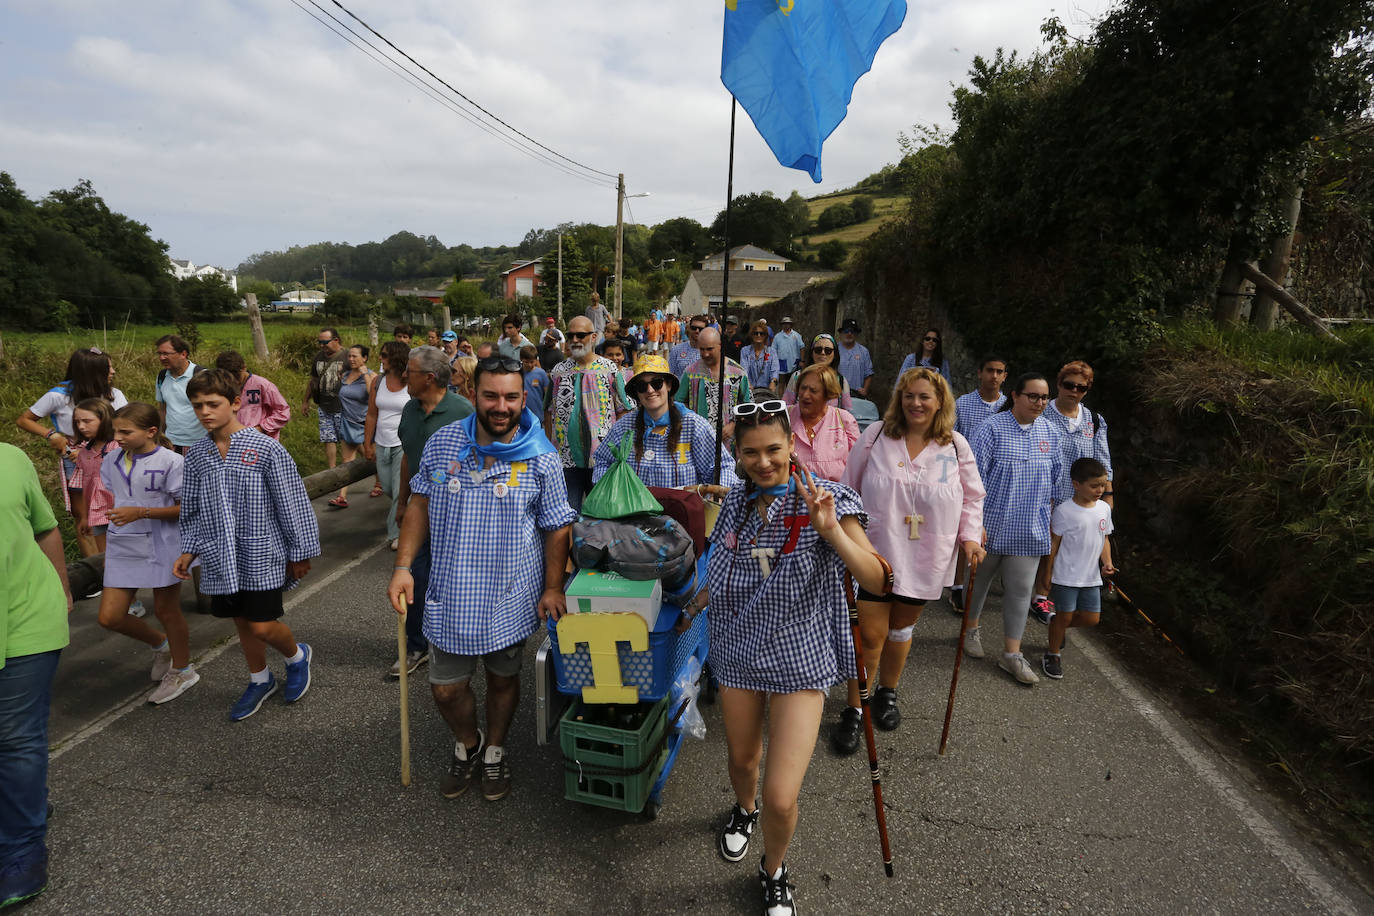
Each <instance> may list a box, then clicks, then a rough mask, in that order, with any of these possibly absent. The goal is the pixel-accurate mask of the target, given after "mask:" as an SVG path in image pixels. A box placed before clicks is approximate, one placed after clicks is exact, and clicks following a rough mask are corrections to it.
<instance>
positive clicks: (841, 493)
mask: <svg viewBox="0 0 1374 916" xmlns="http://www.w3.org/2000/svg"><path fill="white" fill-rule="evenodd" d="M817 484H818V485H820V486H822V487H824V488H825V489H827V490H829V491H830V492H831V493H833V494H834V495H835V513H836V515H837V516H838V517H840V518H844V517H845V516H847V515H853V516H857V517H858V519H859V521H860V522H862V523H863V524H864V525H865V526H867V524H868V515H867V514H866V513H865V512H864V509H863V504H862V503H861V502H860V501H859V496H858V494H857V493H855V492H854V491H853V490H851V489H850V488H849V487H846V486H844V485H843V484H839V483H835V482H833V481H829V480H818V481H817ZM792 515H799V516H801V520H800V521H799V522H798V526H797V528H796V529H793V528H792V527H790V526H789V525H788V524H787V522H786V518H785V517H786V516H792ZM794 530H795V531H796V534H795V541H794V545H793V547H792V549H791V550H790V551H788V550H787V548H788V546H789V544H788V541H789V540H790V539H792V538H793V537H794V535H793V531H794ZM754 547H764V548H771V549H772V550H774V552H775V555H774V557H773V558H772V559H770V560H769V561H768V562H769V564H770V566H771V573H770V575H769V576H768V578H767V579H766V580H765V579H764V578H763V574H762V570H761V569H760V568H759V561H758V560H757V559H756V558H755V557H753V556H751V555H750V550H751V549H752V548H754ZM706 582H707V585H708V587H709V588H710V596H711V605H710V610H709V611H708V612H707V616H706V622H707V625H708V626H709V627H710V654H709V659H708V660H709V661H710V663H711V671H712V672H714V673H715V675H716V678H717V679H718V680H719V681H720V683H722V684H724V685H725V686H727V687H737V688H740V689H743V690H759V691H764V692H766V693H794V692H796V691H798V690H826V689H828V688H829V687H831V686H832V685H834V684H838V683H840V682H842V681H844V680H847V679H849V678H852V677H855V676H857V675H856V671H855V664H854V638H853V634H852V632H851V630H850V627H849V605H848V602H847V601H846V598H845V593H844V563H843V562H841V560H840V557H839V554H837V553H835V550H834V548H832V547H831V546H830V545H829V544H827V543H826V542H825V541H824V540H823V539H822V538H821V536H820V535H819V534H817V533H816V530H815V529H814V528H812V527H811V520H810V516H809V515H808V514H807V510H806V503H805V501H803V500H802V498H801V496H800V495H799V494H798V493H796V492H793V493H789V494H787V495H786V496H784V497H781V498H779V499H775V500H774V501H773V504H772V505H771V506H769V508H768V524H767V525H764V524H763V521H762V520H761V519H760V518H759V513H758V510H757V509H756V508H755V505H754V498H753V496H752V495H750V496H746V495H745V488H744V486H743V485H740V486H737V487H735V488H734V489H732V490H731V491H730V493H729V495H727V496H726V497H725V505H724V506H723V507H722V508H721V511H720V517H719V518H718V519H717V521H716V528H715V534H714V535H713V537H712V547H711V558H710V562H709V563H708V565H707V570H706Z"/></svg>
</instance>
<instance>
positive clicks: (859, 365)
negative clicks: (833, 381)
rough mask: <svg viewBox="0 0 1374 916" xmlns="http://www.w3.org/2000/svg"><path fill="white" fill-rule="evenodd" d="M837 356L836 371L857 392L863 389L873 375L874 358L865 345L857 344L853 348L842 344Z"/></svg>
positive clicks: (836, 352)
mask: <svg viewBox="0 0 1374 916" xmlns="http://www.w3.org/2000/svg"><path fill="white" fill-rule="evenodd" d="M835 356H836V357H837V358H838V362H837V364H836V367H835V370H836V371H837V372H839V373H840V376H841V377H842V378H843V379H844V380H845V381H846V382H848V383H849V387H850V388H853V389H854V390H855V391H858V390H859V389H860V388H862V387H863V386H864V382H866V381H868V380H869V378H870V377H871V376H872V375H873V357H872V356H870V355H869V353H868V348H867V347H865V346H864V345H863V344H861V343H856V344H855V345H854V346H853V347H852V348H846V347H845V345H844V344H840V345H839V348H838V349H837V350H836V351H835Z"/></svg>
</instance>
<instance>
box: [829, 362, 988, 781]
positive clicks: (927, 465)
mask: <svg viewBox="0 0 1374 916" xmlns="http://www.w3.org/2000/svg"><path fill="white" fill-rule="evenodd" d="M840 482H841V483H843V484H846V485H848V486H850V487H852V488H853V489H855V490H857V491H858V492H859V495H860V496H862V497H863V503H864V509H865V510H867V512H868V537H869V540H871V541H872V542H873V546H874V548H875V549H876V550H877V551H878V552H879V553H880V554H882V555H883V556H884V557H886V558H887V560H888V561H889V562H890V563H891V564H892V571H893V574H894V577H895V584H894V587H893V590H892V594H890V595H886V596H883V595H873V594H870V593H868V592H865V591H864V590H863V589H860V590H859V630H860V633H861V634H862V636H863V643H864V667H865V669H866V671H867V674H868V682H869V683H870V684H872V683H874V682H875V681H876V683H877V684H878V689H877V690H876V691H874V694H873V701H872V707H873V721H874V724H876V725H877V726H878V727H879V728H882V729H885V730H887V731H891V730H893V729H895V728H896V727H897V726H898V724H900V722H901V720H902V716H901V713H900V712H899V711H898V709H897V685H898V683H899V682H900V681H901V679H902V668H903V667H904V666H905V665H906V657H907V653H908V652H909V651H910V650H911V633H912V630H913V629H914V627H915V625H916V621H917V619H919V618H920V616H921V611H922V609H923V608H924V607H925V603H926V602H927V601H933V600H935V599H937V598H939V597H940V595H941V593H942V592H943V590H944V586H945V584H946V583H947V582H949V581H950V580H951V576H952V573H953V566H954V556H955V549H956V545H958V546H960V547H961V548H962V550H963V553H964V556H965V557H967V558H968V560H969V561H970V562H974V561H976V560H980V559H982V556H983V548H982V546H981V542H982V540H983V481H982V478H981V477H979V475H978V465H977V464H976V463H975V461H974V458H973V451H972V449H970V448H969V445H968V442H966V441H965V440H964V437H963V436H961V435H959V434H958V433H956V432H955V431H954V395H953V393H952V392H951V391H950V390H949V383H948V382H946V381H945V380H944V378H943V377H942V376H941V375H940V373H939V372H938V371H937V370H935V369H929V368H917V369H909V370H907V371H906V372H904V373H903V374H902V377H901V378H900V379H898V380H897V389H896V392H895V396H894V397H893V399H892V401H891V403H889V404H888V407H887V413H886V414H884V415H883V422H882V423H874V424H873V425H872V426H870V427H869V428H868V429H866V430H864V434H863V435H862V436H860V437H859V441H858V443H857V444H856V445H855V446H854V450H853V452H851V453H850V456H849V462H848V464H847V466H846V468H845V473H844V477H843V478H841V480H840ZM874 669H877V676H876V678H875V676H874ZM861 722H862V719H861V716H860V712H859V688H858V684H857V682H855V681H850V682H849V705H848V707H846V708H845V710H844V711H843V712H841V713H840V721H839V723H838V724H837V725H836V726H835V729H834V730H833V731H832V732H831V735H830V742H831V744H832V745H833V746H834V748H835V750H836V751H837V752H839V753H841V754H852V753H853V752H854V751H855V750H856V749H858V746H859V728H860V725H861Z"/></svg>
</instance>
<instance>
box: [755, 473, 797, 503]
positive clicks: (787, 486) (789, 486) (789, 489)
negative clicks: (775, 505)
mask: <svg viewBox="0 0 1374 916" xmlns="http://www.w3.org/2000/svg"><path fill="white" fill-rule="evenodd" d="M796 490H797V478H795V477H790V476H789V477H788V478H787V483H780V484H778V485H777V486H775V487H759V492H760V493H762V494H764V495H765V496H771V497H772V498H773V499H777V498H778V497H779V496H788V495H791V494H792V493H795V492H796Z"/></svg>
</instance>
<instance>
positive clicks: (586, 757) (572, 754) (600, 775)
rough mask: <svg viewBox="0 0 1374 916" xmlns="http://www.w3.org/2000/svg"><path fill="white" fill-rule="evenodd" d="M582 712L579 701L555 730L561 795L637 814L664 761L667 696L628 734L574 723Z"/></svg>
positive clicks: (665, 754)
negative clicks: (561, 765)
mask: <svg viewBox="0 0 1374 916" xmlns="http://www.w3.org/2000/svg"><path fill="white" fill-rule="evenodd" d="M584 709H585V704H584V703H583V702H582V701H581V700H577V701H575V702H574V703H573V704H572V705H571V706H569V707H568V709H567V711H565V712H564V713H563V718H562V720H561V721H560V723H559V727H558V742H559V745H560V747H561V748H562V750H563V761H564V773H563V789H564V791H563V796H564V797H565V798H567V799H568V800H569V801H575V802H582V803H583V804H588V805H600V806H601V807H603V808H614V809H616V810H618V811H630V812H638V811H642V810H643V809H644V803H645V802H646V801H648V799H649V789H650V788H651V787H652V786H653V784H654V782H655V781H657V779H658V776H659V774H660V773H661V772H662V771H663V765H664V763H665V762H666V760H667V757H668V748H667V743H666V742H665V741H664V737H665V735H666V733H667V730H668V697H664V698H663V699H661V700H659V701H658V702H657V703H655V704H653V706H652V707H650V709H649V714H648V715H647V716H645V718H644V723H643V724H642V725H641V726H640V727H639V728H638V729H634V730H630V729H622V728H611V727H610V726H607V725H594V724H592V723H590V722H579V721H577V716H578V715H580V714H582V713H583V711H584Z"/></svg>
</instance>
